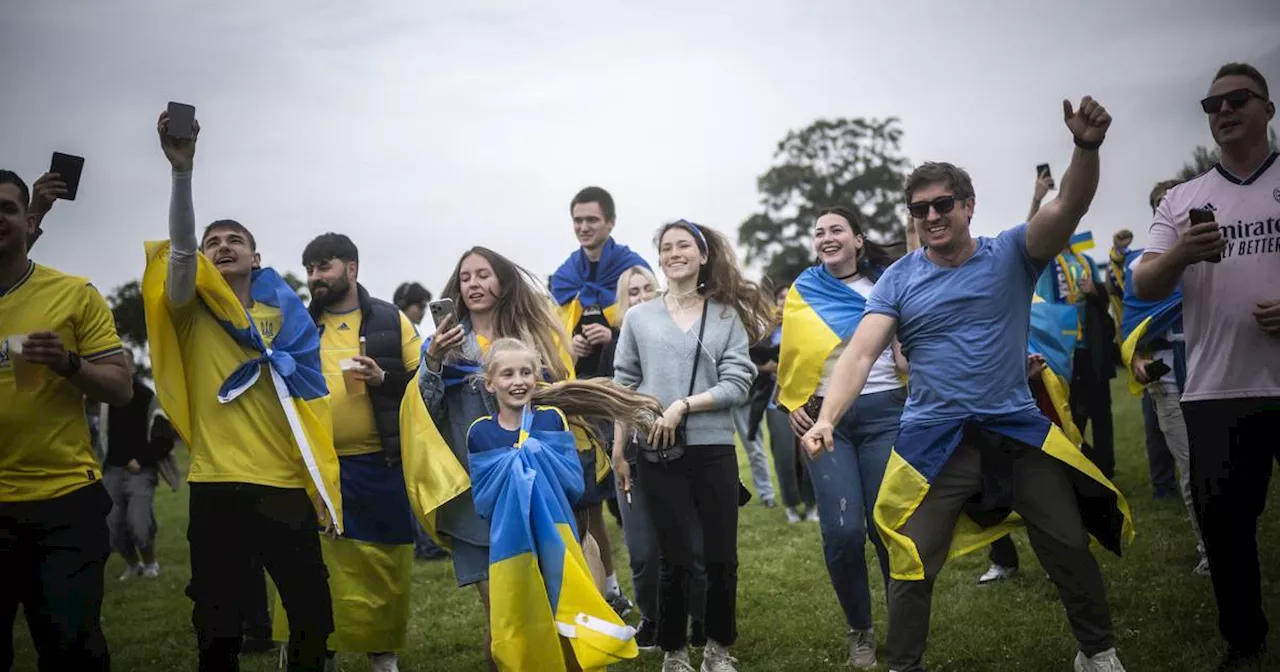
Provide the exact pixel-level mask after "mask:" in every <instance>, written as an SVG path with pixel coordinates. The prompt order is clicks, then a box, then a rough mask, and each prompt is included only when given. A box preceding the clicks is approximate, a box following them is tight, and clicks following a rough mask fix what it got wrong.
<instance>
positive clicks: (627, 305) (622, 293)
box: [617, 266, 658, 319]
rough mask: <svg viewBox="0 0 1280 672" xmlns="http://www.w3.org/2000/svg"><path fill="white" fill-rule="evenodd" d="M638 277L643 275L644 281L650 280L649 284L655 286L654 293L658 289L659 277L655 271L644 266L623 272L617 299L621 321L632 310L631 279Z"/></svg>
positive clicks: (619, 279)
mask: <svg viewBox="0 0 1280 672" xmlns="http://www.w3.org/2000/svg"><path fill="white" fill-rule="evenodd" d="M636 275H643V276H644V279H645V280H648V281H649V284H651V285H653V289H654V291H657V289H658V276H656V275H654V274H653V271H651V270H649V269H647V268H645V267H644V266H632V267H631V268H628V269H627V270H625V271H623V272H622V275H621V276H620V277H619V278H618V293H617V297H618V315H619V316H620V317H619V319H624V318H625V317H626V314H627V311H628V310H631V300H630V299H631V278H632V276H636Z"/></svg>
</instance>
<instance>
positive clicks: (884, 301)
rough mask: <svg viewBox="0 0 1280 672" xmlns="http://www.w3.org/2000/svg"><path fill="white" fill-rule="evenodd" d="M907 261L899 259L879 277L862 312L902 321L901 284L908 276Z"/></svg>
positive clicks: (907, 259) (906, 259)
mask: <svg viewBox="0 0 1280 672" xmlns="http://www.w3.org/2000/svg"><path fill="white" fill-rule="evenodd" d="M909 260H910V257H909V256H908V257H903V258H902V259H899V260H898V262H897V263H894V264H893V265H892V266H890V267H889V268H888V270H886V271H885V272H884V275H882V276H880V279H879V280H878V281H876V285H875V287H873V288H872V289H871V295H870V296H868V297H867V307H866V309H865V310H864V311H863V312H866V313H876V314H878V315H888V316H889V317H892V318H893V319H895V320H901V319H902V315H901V313H900V312H899V311H900V309H901V307H902V287H903V282H904V279H905V278H906V277H907V276H908V275H909V274H910V271H909V270H907V269H908V268H909V265H908V262H909Z"/></svg>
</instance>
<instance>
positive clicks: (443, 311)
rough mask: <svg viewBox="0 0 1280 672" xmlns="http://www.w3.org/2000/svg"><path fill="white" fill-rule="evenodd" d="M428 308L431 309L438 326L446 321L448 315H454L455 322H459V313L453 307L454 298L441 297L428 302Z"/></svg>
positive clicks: (432, 318) (432, 317) (433, 319)
mask: <svg viewBox="0 0 1280 672" xmlns="http://www.w3.org/2000/svg"><path fill="white" fill-rule="evenodd" d="M427 310H429V311H431V320H432V321H433V322H435V323H436V328H439V327H440V324H441V323H442V322H444V319H445V318H446V317H453V318H454V319H455V324H456V323H457V322H456V320H457V317H458V314H457V312H455V310H454V307H453V299H439V300H436V301H432V302H431V303H428V304H427Z"/></svg>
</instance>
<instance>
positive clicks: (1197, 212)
mask: <svg viewBox="0 0 1280 672" xmlns="http://www.w3.org/2000/svg"><path fill="white" fill-rule="evenodd" d="M1188 214H1189V215H1190V217H1191V226H1195V225H1196V224H1206V223H1208V222H1212V221H1215V219H1214V216H1213V211H1212V210H1205V209H1204V208H1191V211H1190V213H1188ZM1205 261H1207V262H1209V263H1211V264H1216V263H1218V262H1219V261H1222V253H1218V254H1215V255H1214V256H1212V257H1209V258H1208V259H1205Z"/></svg>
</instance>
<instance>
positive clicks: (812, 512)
mask: <svg viewBox="0 0 1280 672" xmlns="http://www.w3.org/2000/svg"><path fill="white" fill-rule="evenodd" d="M804 520H805V522H808V523H817V522H821V521H820V520H819V519H818V507H816V506H815V507H813V508H812V509H809V510H808V511H805V512H804Z"/></svg>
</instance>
